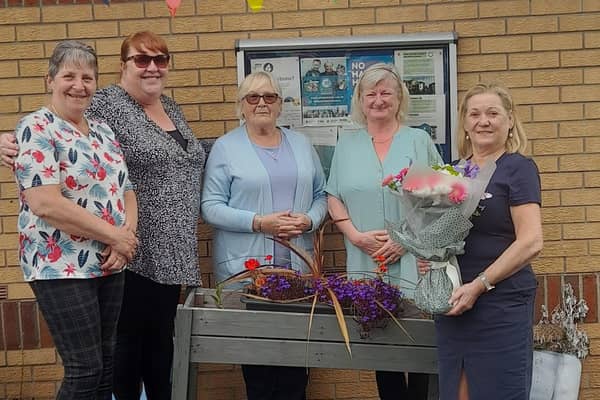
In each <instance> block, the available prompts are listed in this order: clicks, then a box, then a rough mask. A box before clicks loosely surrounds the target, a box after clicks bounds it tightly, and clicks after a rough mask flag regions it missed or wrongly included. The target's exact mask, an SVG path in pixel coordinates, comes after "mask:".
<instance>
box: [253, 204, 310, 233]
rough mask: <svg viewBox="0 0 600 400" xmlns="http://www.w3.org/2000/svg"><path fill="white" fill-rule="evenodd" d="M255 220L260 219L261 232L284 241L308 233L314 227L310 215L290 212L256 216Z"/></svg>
mask: <svg viewBox="0 0 600 400" xmlns="http://www.w3.org/2000/svg"><path fill="white" fill-rule="evenodd" d="M255 218H260V232H263V233H266V234H269V235H272V236H274V237H277V238H279V239H284V240H289V239H293V238H295V237H297V236H299V235H301V234H302V233H304V232H306V231H308V230H309V229H310V228H311V226H312V221H311V220H310V218H309V217H308V215H306V214H302V213H293V212H291V211H289V210H288V211H280V212H275V213H272V214H267V215H263V216H256V217H255Z"/></svg>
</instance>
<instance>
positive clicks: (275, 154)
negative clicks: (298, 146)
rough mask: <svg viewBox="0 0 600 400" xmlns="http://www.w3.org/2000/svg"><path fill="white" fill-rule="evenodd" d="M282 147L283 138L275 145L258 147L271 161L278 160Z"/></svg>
mask: <svg viewBox="0 0 600 400" xmlns="http://www.w3.org/2000/svg"><path fill="white" fill-rule="evenodd" d="M282 147H283V140H282V141H281V143H279V146H277V147H260V148H261V149H262V150H263V151H264V152H265V153H266V154H267V155H268V156H269V157H271V158H272V159H273V161H277V160H279V155H280V154H281V148H282Z"/></svg>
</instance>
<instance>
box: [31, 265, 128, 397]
mask: <svg viewBox="0 0 600 400" xmlns="http://www.w3.org/2000/svg"><path fill="white" fill-rule="evenodd" d="M30 286H31V289H32V290H33V293H34V294H35V297H36V299H37V302H38V306H39V308H40V311H41V312H42V315H43V316H44V319H45V320H46V323H47V324H48V329H49V330H50V333H51V334H52V339H53V340H54V344H55V345H56V349H57V351H58V354H60V358H61V359H62V362H63V366H64V369H65V374H64V378H63V380H62V384H61V386H60V389H59V391H58V395H57V397H56V398H57V399H58V400H110V398H111V384H112V372H113V355H114V351H115V335H116V332H117V320H118V318H119V310H120V309H121V300H122V297H123V274H122V273H120V274H113V275H109V276H106V277H102V278H93V279H92V278H90V279H52V280H37V281H33V282H30Z"/></svg>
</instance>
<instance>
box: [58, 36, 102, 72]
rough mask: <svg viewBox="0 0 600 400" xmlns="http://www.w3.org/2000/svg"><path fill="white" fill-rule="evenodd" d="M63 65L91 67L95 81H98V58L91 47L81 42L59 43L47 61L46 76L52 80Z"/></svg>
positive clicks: (68, 41)
mask: <svg viewBox="0 0 600 400" xmlns="http://www.w3.org/2000/svg"><path fill="white" fill-rule="evenodd" d="M64 65H77V66H86V67H91V68H92V69H93V70H94V76H95V77H96V80H97V79H98V56H96V52H95V51H94V49H93V48H92V47H91V46H88V45H87V44H85V43H83V42H80V41H78V40H63V41H62V42H59V43H58V44H57V45H56V47H55V48H54V51H52V55H51V56H50V60H49V61H48V76H49V77H50V78H52V79H54V78H55V77H56V74H58V71H60V68H61V67H62V66H64Z"/></svg>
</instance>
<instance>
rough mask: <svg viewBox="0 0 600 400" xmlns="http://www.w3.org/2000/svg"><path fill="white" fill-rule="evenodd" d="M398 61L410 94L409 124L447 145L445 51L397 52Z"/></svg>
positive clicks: (398, 66) (396, 62)
mask: <svg viewBox="0 0 600 400" xmlns="http://www.w3.org/2000/svg"><path fill="white" fill-rule="evenodd" d="M394 61H395V64H396V67H397V68H398V70H399V71H400V75H401V76H402V80H403V81H404V84H405V85H406V87H407V89H408V92H409V93H410V102H409V109H408V118H407V121H406V123H407V124H408V125H410V126H412V127H416V128H420V129H423V130H424V131H426V132H427V133H429V135H430V136H431V139H433V141H434V143H436V144H444V143H445V142H446V101H445V100H446V99H445V95H444V92H443V90H444V65H443V61H444V58H443V51H442V49H426V50H421V49H419V50H397V51H395V52H394Z"/></svg>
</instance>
